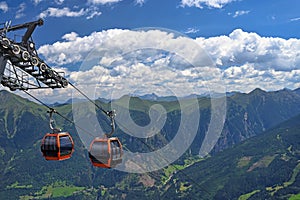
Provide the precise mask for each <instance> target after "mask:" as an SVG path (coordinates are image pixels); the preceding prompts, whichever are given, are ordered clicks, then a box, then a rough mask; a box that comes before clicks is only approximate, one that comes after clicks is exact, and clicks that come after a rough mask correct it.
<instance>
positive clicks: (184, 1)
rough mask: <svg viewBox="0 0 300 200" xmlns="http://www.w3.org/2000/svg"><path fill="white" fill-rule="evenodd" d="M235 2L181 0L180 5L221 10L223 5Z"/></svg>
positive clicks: (229, 0) (231, 0) (226, 0)
mask: <svg viewBox="0 0 300 200" xmlns="http://www.w3.org/2000/svg"><path fill="white" fill-rule="evenodd" d="M233 1H237V0H181V5H182V6H183V7H185V6H187V7H197V8H203V6H204V5H205V6H208V7H210V8H223V7H224V6H225V5H227V4H229V3H231V2H233Z"/></svg>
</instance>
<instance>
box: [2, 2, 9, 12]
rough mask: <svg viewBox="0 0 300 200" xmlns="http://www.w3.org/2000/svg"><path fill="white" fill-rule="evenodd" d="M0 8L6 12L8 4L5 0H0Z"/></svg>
mask: <svg viewBox="0 0 300 200" xmlns="http://www.w3.org/2000/svg"><path fill="white" fill-rule="evenodd" d="M0 10H2V11H3V12H7V11H8V5H7V3H6V2H5V1H1V2H0Z"/></svg>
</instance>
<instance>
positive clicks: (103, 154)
mask: <svg viewBox="0 0 300 200" xmlns="http://www.w3.org/2000/svg"><path fill="white" fill-rule="evenodd" d="M122 156H123V150H122V144H121V142H120V141H119V139H118V138H116V137H112V138H95V139H94V140H93V141H92V143H91V145H90V149H89V157H90V160H91V162H92V164H93V166H95V167H102V168H114V167H116V165H118V164H120V163H122Z"/></svg>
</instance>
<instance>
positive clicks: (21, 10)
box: [15, 3, 26, 19]
mask: <svg viewBox="0 0 300 200" xmlns="http://www.w3.org/2000/svg"><path fill="white" fill-rule="evenodd" d="M25 8H26V4H25V3H21V4H20V5H19V8H18V11H17V12H16V16H15V18H16V19H19V18H21V17H23V16H25V14H24V10H25Z"/></svg>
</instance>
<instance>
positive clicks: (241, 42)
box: [196, 29, 300, 71]
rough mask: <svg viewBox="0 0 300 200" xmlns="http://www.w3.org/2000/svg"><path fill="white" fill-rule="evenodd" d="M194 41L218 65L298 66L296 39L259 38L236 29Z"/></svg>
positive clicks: (299, 43) (298, 48) (299, 47)
mask: <svg viewBox="0 0 300 200" xmlns="http://www.w3.org/2000/svg"><path fill="white" fill-rule="evenodd" d="M196 40H197V41H198V43H199V44H200V45H201V46H202V47H203V48H205V49H206V50H207V51H208V53H209V54H210V55H211V57H212V58H213V60H215V61H217V64H218V65H219V66H227V67H228V66H240V65H243V64H245V63H253V64H255V65H256V67H257V68H260V69H269V68H272V69H275V70H285V71H289V70H292V69H295V68H299V67H300V66H299V64H300V55H299V54H298V52H299V50H300V40H298V39H288V40H286V39H282V38H272V37H261V36H259V35H258V34H256V33H248V32H244V31H242V30H241V29H236V30H234V31H233V32H232V33H231V34H230V35H229V36H219V37H211V38H208V39H205V38H197V39H196Z"/></svg>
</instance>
